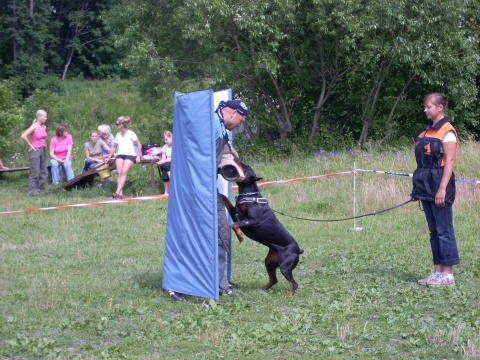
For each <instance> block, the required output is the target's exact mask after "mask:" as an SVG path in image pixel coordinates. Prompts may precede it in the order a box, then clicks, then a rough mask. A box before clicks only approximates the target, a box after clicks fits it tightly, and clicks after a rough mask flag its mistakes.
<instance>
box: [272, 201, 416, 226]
mask: <svg viewBox="0 0 480 360" xmlns="http://www.w3.org/2000/svg"><path fill="white" fill-rule="evenodd" d="M411 201H413V200H411V199H410V200H408V201H405V202H404V203H402V204H399V205H395V206H392V207H390V208H388V209H383V210H380V211H376V212H373V213H370V214H365V215H360V216H352V217H348V218H344V219H332V220H318V219H306V218H301V217H296V216H291V215H287V214H284V213H282V212H280V211H276V210H273V209H272V211H273V212H274V213H277V214H280V215H283V216H288V217H290V218H294V219H298V220H306V221H322V222H334V221H345V220H353V219H359V218H362V217H365V216H372V215H378V214H381V213H384V212H386V211H390V210H393V209H396V208H399V207H400V206H403V205H406V204H408V203H409V202H411Z"/></svg>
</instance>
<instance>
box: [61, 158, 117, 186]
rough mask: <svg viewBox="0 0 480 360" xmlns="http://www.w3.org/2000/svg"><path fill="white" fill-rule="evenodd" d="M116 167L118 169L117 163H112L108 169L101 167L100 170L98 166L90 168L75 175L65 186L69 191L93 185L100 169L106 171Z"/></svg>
mask: <svg viewBox="0 0 480 360" xmlns="http://www.w3.org/2000/svg"><path fill="white" fill-rule="evenodd" d="M115 169H116V166H115V164H113V165H110V166H109V167H108V169H101V170H98V169H96V168H93V169H90V170H88V171H85V172H84V173H81V174H80V175H77V176H75V177H74V178H73V179H72V180H70V181H67V182H66V183H64V184H63V188H64V189H65V190H67V191H70V190H72V189H74V188H84V187H86V186H92V185H93V181H94V180H95V177H97V176H98V173H99V172H100V171H106V170H110V171H113V170H115Z"/></svg>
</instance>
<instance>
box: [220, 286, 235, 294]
mask: <svg viewBox="0 0 480 360" xmlns="http://www.w3.org/2000/svg"><path fill="white" fill-rule="evenodd" d="M222 294H225V295H230V296H237V295H238V293H237V292H236V291H235V290H234V289H232V288H231V287H229V288H228V289H227V290H222V291H221V292H220V295H222Z"/></svg>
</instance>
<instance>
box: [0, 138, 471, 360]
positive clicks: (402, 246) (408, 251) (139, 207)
mask: <svg viewBox="0 0 480 360" xmlns="http://www.w3.org/2000/svg"><path fill="white" fill-rule="evenodd" d="M479 151H480V146H479V144H478V143H475V142H466V143H462V146H461V148H460V152H459V155H458V161H457V164H456V168H455V170H456V177H457V178H467V179H479V178H480V174H479V169H480V164H479V162H480V160H479V159H480V158H479V156H478V154H479ZM354 159H355V160H356V166H357V168H359V169H374V170H384V171H394V172H406V173H411V172H413V170H414V168H415V161H414V158H413V149H411V148H406V149H400V150H396V151H388V152H381V151H373V150H372V151H369V152H365V151H354V152H344V153H329V152H322V151H319V152H318V153H316V154H312V155H311V156H307V157H305V156H298V157H294V158H291V159H289V160H286V161H284V160H277V161H269V162H264V161H263V160H262V159H261V158H253V157H252V158H250V159H244V160H245V161H246V162H249V163H250V164H252V165H253V164H255V167H254V168H255V171H256V172H257V174H258V175H259V176H261V177H263V181H274V180H280V179H290V178H296V177H302V176H311V175H320V174H327V173H336V172H341V171H348V170H351V169H352V168H353V162H354ZM148 174H149V172H148V171H147V172H144V173H141V172H140V173H139V174H138V180H137V182H138V183H142V182H144V183H145V191H144V192H143V194H149V193H152V192H154V191H153V190H152V189H150V188H149V186H148V181H149V179H148ZM27 182H28V173H27V172H25V173H12V174H4V175H2V176H0V191H1V194H0V199H1V200H0V212H5V211H14V210H22V209H23V210H25V209H31V208H38V207H51V206H57V205H65V204H77V203H84V202H87V201H98V200H107V199H109V195H110V193H111V191H110V190H109V189H106V190H104V189H99V188H97V187H94V188H92V189H87V190H79V191H72V192H68V193H67V192H64V191H63V190H61V189H56V188H53V187H50V186H49V188H48V191H47V192H46V194H43V195H40V196H36V197H31V196H27V195H26V193H27ZM356 184H357V189H356V190H357V191H356V198H357V202H356V209H357V214H358V215H361V214H368V213H372V212H375V211H379V210H382V209H385V208H388V207H391V206H394V205H397V204H400V203H403V202H404V201H406V200H408V199H409V193H410V190H411V178H409V177H403V176H392V175H381V174H374V173H366V172H361V173H359V174H358V176H357V177H356ZM137 185H138V184H137ZM125 193H126V194H135V193H137V191H134V190H132V188H130V187H127V189H126V190H125ZM262 194H263V196H264V197H266V198H267V199H268V200H269V202H270V205H271V207H272V208H273V209H275V210H278V211H281V212H283V213H285V214H289V215H293V216H297V217H304V218H311V219H340V218H346V217H350V216H352V215H353V213H352V211H353V210H352V209H353V175H341V176H332V177H327V178H322V179H316V180H308V181H301V182H292V183H287V184H281V185H274V186H268V187H264V188H262ZM166 212H167V202H166V201H165V200H162V199H159V200H151V201H142V202H138V203H125V204H115V205H105V206H97V207H87V208H77V209H65V210H51V211H42V212H32V213H20V214H5V215H0V224H1V225H0V240H1V248H0V349H1V350H0V358H2V359H35V358H44V359H99V358H103V359H122V358H123V359H167V358H168V359H216V358H221V359H292V358H299V359H386V358H389V359H460V358H479V357H480V308H479V306H480V279H479V245H478V243H477V241H478V235H479V223H480V219H479V217H480V215H479V214H480V185H478V184H473V183H464V182H463V183H458V184H457V201H456V203H455V206H454V219H455V230H456V234H457V240H458V244H459V252H460V257H461V264H460V265H459V266H457V267H456V269H455V276H456V282H457V286H456V287H454V288H426V287H422V286H419V285H417V284H416V280H417V279H419V278H421V277H424V276H426V275H427V274H428V273H430V272H431V270H432V264H431V252H430V246H429V242H428V230H427V225H426V221H425V218H424V214H423V212H422V211H421V209H420V208H419V206H418V203H409V204H407V205H405V206H403V207H400V208H398V209H395V210H392V211H389V212H385V213H382V214H380V215H376V216H368V217H363V218H361V219H357V221H356V226H357V227H361V228H363V230H361V231H355V230H352V227H353V224H354V223H353V220H348V221H338V222H318V221H317V222H314V221H304V220H298V219H293V218H289V217H284V216H282V215H278V218H279V219H280V221H282V223H283V224H284V225H285V227H286V228H287V229H289V231H290V232H291V234H292V235H293V236H294V237H295V238H296V239H297V241H298V243H299V244H300V246H301V247H302V248H303V249H305V253H304V254H303V255H302V256H301V261H300V264H299V265H298V267H297V269H296V270H295V272H294V275H295V277H296V280H297V282H298V283H299V289H298V291H297V293H296V294H295V296H293V297H287V296H286V293H287V290H288V283H287V282H286V280H285V279H284V278H283V277H280V278H279V283H278V284H277V285H276V286H275V287H273V288H272V289H271V290H269V291H262V290H261V289H260V288H261V286H263V285H264V284H265V283H266V282H267V276H266V273H265V269H264V265H263V258H264V256H265V255H266V253H267V249H266V248H265V247H263V246H261V245H259V244H257V243H255V242H253V241H250V240H248V239H247V240H245V241H244V242H243V243H242V244H239V243H238V242H235V243H234V244H233V255H232V257H233V265H232V274H233V275H232V280H233V281H234V282H236V283H237V284H238V286H237V287H236V289H237V291H238V292H240V293H241V296H238V297H226V296H222V297H221V300H220V302H221V305H220V306H216V305H215V303H214V302H212V301H210V300H208V299H202V298H193V297H190V298H189V299H188V301H185V302H175V301H173V300H171V299H170V298H169V297H168V296H166V295H165V293H163V292H162V291H161V289H160V287H161V282H162V267H163V251H164V239H165V225H166Z"/></svg>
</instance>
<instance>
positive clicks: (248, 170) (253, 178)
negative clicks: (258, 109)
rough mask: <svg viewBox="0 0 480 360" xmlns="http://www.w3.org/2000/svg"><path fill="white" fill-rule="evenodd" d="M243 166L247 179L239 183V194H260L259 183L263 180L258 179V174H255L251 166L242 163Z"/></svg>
mask: <svg viewBox="0 0 480 360" xmlns="http://www.w3.org/2000/svg"><path fill="white" fill-rule="evenodd" d="M241 165H242V170H243V173H244V174H245V179H243V180H242V181H237V185H238V192H239V194H242V193H250V192H258V186H257V181H259V180H261V179H262V178H259V177H257V174H255V171H253V169H252V167H251V166H249V165H247V164H244V163H241Z"/></svg>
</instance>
